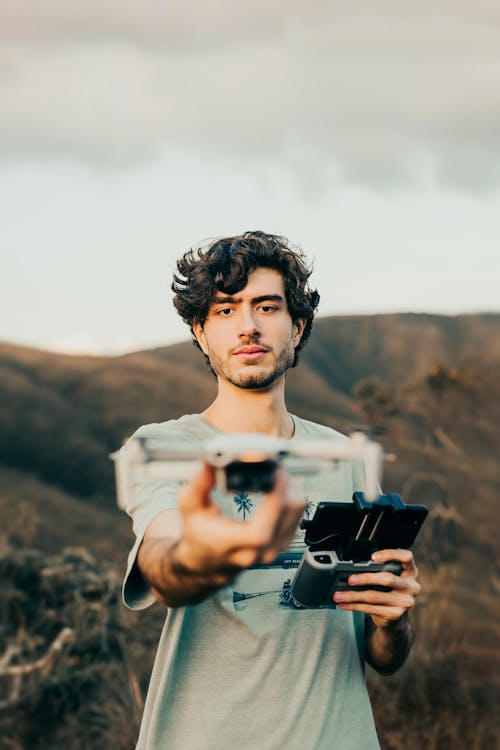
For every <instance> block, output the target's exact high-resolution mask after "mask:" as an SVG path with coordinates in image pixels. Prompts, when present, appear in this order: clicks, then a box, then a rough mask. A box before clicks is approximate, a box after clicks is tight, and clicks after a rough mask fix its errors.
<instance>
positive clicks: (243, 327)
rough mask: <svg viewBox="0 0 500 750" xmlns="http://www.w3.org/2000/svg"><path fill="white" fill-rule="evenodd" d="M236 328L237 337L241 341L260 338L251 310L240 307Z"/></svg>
mask: <svg viewBox="0 0 500 750" xmlns="http://www.w3.org/2000/svg"><path fill="white" fill-rule="evenodd" d="M238 327H239V331H238V336H239V337H240V338H242V339H257V338H259V336H260V329H259V326H258V324H257V321H256V318H255V315H254V311H253V310H252V309H251V308H245V307H243V306H242V309H241V310H240V315H239V321H238Z"/></svg>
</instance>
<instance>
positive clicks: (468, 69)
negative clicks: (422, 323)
mask: <svg viewBox="0 0 500 750" xmlns="http://www.w3.org/2000/svg"><path fill="white" fill-rule="evenodd" d="M0 18H1V19H2V20H1V23H0V256H1V273H0V340H4V341H10V342H15V343H19V344H23V345H30V346H36V347H42V348H50V349H54V350H57V351H66V352H70V353H76V352H85V353H106V354H116V353H120V352H123V351H130V350H134V349H141V348H147V347H152V346H160V345H164V344H168V343H172V342H175V341H180V340H184V339H186V338H188V336H189V332H188V331H187V329H186V328H185V326H184V324H183V323H182V321H180V319H178V317H177V315H176V313H175V312H174V310H173V307H172V301H171V292H170V284H171V278H172V273H173V271H174V268H175V261H176V259H177V258H178V257H180V255H181V254H182V253H184V252H185V251H186V250H187V249H189V248H190V247H193V246H196V245H197V244H198V243H199V242H201V241H204V240H206V239H208V238H211V237H214V238H215V237H221V236H228V235H232V234H239V233H241V232H243V231H245V230H249V229H262V230H264V231H269V232H273V233H279V234H283V235H285V236H287V237H288V238H290V240H291V241H292V242H294V243H296V244H299V245H300V246H301V247H302V248H303V249H304V251H305V253H306V255H307V256H308V258H309V259H310V260H311V261H312V262H313V263H314V268H315V271H314V275H313V277H312V281H313V283H314V284H315V285H316V286H317V287H318V289H319V291H320V294H321V303H320V315H344V314H358V313H362V314H365V313H379V312H393V311H399V312H406V311H416V312H433V313H443V314H458V313H466V312H476V311H499V310H500V293H499V286H500V260H499V257H500V253H499V248H500V6H499V5H498V2H493V1H491V0H449V1H448V0H433V1H432V2H430V1H428V0H418V1H417V0H386V1H385V2H379V1H378V0H350V2H349V3H346V2H344V1H343V0H342V1H341V0H313V1H312V2H309V3H307V4H306V3H305V2H303V1H302V2H299V1H298V0H287V1H286V2H285V0H274V1H273V2H269V0H266V1H265V2H264V0H254V1H253V2H251V3H235V2H234V1H232V0H185V1H184V2H178V1H177V0H176V1H174V2H161V3H159V2H157V0H141V2H139V0H137V1H136V2H131V1H130V0H129V1H128V2H127V0H121V2H118V1H117V0H108V1H107V2H106V3H102V2H100V1H99V2H98V1H97V0H87V1H86V2H85V3H81V2H74V1H73V0H44V2H43V3H40V2H38V1H37V0H31V1H30V0H26V1H25V2H23V3H19V0H0Z"/></svg>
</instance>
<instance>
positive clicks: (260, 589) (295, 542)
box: [233, 492, 319, 609]
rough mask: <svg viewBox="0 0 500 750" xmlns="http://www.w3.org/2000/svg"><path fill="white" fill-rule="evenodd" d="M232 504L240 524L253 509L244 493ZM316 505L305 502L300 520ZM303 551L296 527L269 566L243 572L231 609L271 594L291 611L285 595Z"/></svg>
mask: <svg viewBox="0 0 500 750" xmlns="http://www.w3.org/2000/svg"><path fill="white" fill-rule="evenodd" d="M233 501H234V505H235V515H236V516H237V517H238V516H239V517H240V519H241V518H242V519H243V520H248V519H249V517H250V516H251V514H252V511H253V510H254V509H255V506H256V505H257V503H254V502H253V501H252V500H251V499H250V497H249V496H248V495H247V494H246V493H244V492H241V493H238V495H236V496H235V497H234V498H233ZM318 502H319V501H318ZM316 505H317V503H316V502H313V501H312V500H309V499H308V498H306V506H305V509H304V515H303V518H311V517H312V515H313V514H314V511H315V509H316ZM305 548H306V547H305V543H304V531H303V530H302V529H301V528H300V525H299V527H298V528H297V531H296V532H295V534H294V536H293V538H292V540H291V542H290V545H289V547H288V549H287V550H285V551H284V552H281V553H280V554H279V555H278V557H277V558H276V559H275V560H274V561H273V562H272V563H268V564H266V565H264V564H259V565H253V566H252V567H251V568H249V569H248V570H245V571H243V573H241V574H240V575H239V576H238V578H237V579H236V580H235V581H234V583H233V604H234V605H235V608H236V609H238V606H237V605H238V604H241V602H243V601H245V600H247V599H254V598H255V597H258V596H263V595H264V594H275V595H276V604H277V605H279V606H282V607H295V604H294V602H293V599H292V598H291V596H290V593H289V591H290V586H291V582H292V579H293V577H294V575H295V571H296V569H297V568H298V567H299V563H300V560H301V558H302V555H303V553H304V550H305Z"/></svg>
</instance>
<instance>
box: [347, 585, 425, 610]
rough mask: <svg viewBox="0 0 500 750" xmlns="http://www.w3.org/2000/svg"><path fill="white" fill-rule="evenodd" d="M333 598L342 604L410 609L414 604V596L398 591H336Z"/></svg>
mask: <svg viewBox="0 0 500 750" xmlns="http://www.w3.org/2000/svg"><path fill="white" fill-rule="evenodd" d="M333 600H334V601H335V602H337V603H342V604H374V605H380V606H384V607H401V608H402V609H411V608H412V607H413V606H414V605H415V599H414V597H413V596H412V595H411V594H409V593H406V592H405V593H403V592H399V591H374V590H373V589H366V590H365V591H336V592H335V594H334V595H333Z"/></svg>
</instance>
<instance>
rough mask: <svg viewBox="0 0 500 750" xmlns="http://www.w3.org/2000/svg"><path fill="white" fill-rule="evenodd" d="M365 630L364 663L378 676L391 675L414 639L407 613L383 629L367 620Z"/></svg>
mask: <svg viewBox="0 0 500 750" xmlns="http://www.w3.org/2000/svg"><path fill="white" fill-rule="evenodd" d="M366 628H367V632H366V639H365V658H366V661H367V662H368V664H369V665H370V666H371V667H373V668H374V669H375V670H376V671H377V672H379V673H380V674H386V675H388V674H392V673H393V672H395V671H396V670H397V669H399V667H400V666H401V665H402V664H403V663H404V662H405V660H406V657H407V656H408V654H409V652H410V649H411V646H412V644H413V641H414V639H415V631H414V629H413V626H412V624H411V622H410V620H409V618H408V613H405V614H404V615H403V616H402V617H401V618H400V619H399V620H396V621H395V622H393V623H391V624H389V625H387V626H384V627H382V626H380V627H377V626H375V625H374V624H373V622H372V620H371V619H370V618H367V620H366Z"/></svg>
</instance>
